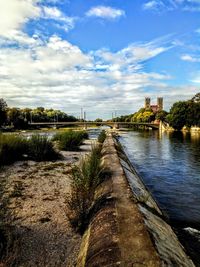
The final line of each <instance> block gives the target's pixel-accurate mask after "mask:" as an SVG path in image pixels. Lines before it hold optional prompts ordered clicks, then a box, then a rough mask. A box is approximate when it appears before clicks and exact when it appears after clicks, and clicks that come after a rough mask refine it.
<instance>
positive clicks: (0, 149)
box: [0, 134, 27, 166]
mask: <svg viewBox="0 0 200 267" xmlns="http://www.w3.org/2000/svg"><path fill="white" fill-rule="evenodd" d="M26 149H27V141H26V140H25V139H24V138H21V137H19V136H15V135H12V134H9V135H4V134H0V166H3V165H7V164H11V163H13V162H15V161H17V160H21V159H22V158H23V154H25V153H26Z"/></svg>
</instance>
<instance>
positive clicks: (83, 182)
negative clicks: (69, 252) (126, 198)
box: [67, 146, 104, 233]
mask: <svg viewBox="0 0 200 267" xmlns="http://www.w3.org/2000/svg"><path fill="white" fill-rule="evenodd" d="M103 178H104V169H103V167H102V165H101V146H94V147H93V148H92V151H91V154H90V155H87V156H85V157H84V158H83V159H82V161H81V163H80V165H79V166H74V167H73V168H72V184H71V194H70V195H69V198H68V200H67V204H68V207H69V208H70V210H71V212H72V214H71V216H70V221H71V223H72V225H73V226H74V227H75V228H76V229H77V230H78V231H79V232H81V233H83V232H84V230H85V228H86V226H87V224H88V215H89V211H90V208H91V205H92V202H93V200H94V192H95V189H96V187H97V186H98V185H99V184H100V183H101V182H102V180H103Z"/></svg>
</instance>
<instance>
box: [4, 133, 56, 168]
mask: <svg viewBox="0 0 200 267" xmlns="http://www.w3.org/2000/svg"><path fill="white" fill-rule="evenodd" d="M25 155H26V159H32V160H35V161H44V160H55V159H58V158H59V156H60V155H59V153H58V152H56V151H55V149H54V147H53V143H52V142H51V141H49V140H48V139H47V137H45V136H39V135H34V136H32V137H31V138H30V139H28V140H27V139H25V138H22V137H19V136H16V135H13V134H6V135H5V134H0V166H3V165H8V164H11V163H13V162H15V161H18V160H23V159H25V158H24V156H25Z"/></svg>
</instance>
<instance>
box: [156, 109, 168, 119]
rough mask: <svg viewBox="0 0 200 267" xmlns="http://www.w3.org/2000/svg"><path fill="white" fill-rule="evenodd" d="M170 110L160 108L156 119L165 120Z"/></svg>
mask: <svg viewBox="0 0 200 267" xmlns="http://www.w3.org/2000/svg"><path fill="white" fill-rule="evenodd" d="M167 114H168V112H167V111H165V110H160V111H158V112H157V113H156V120H159V121H165V120H166V117H167Z"/></svg>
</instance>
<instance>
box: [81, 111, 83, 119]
mask: <svg viewBox="0 0 200 267" xmlns="http://www.w3.org/2000/svg"><path fill="white" fill-rule="evenodd" d="M81 120H83V108H81Z"/></svg>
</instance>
